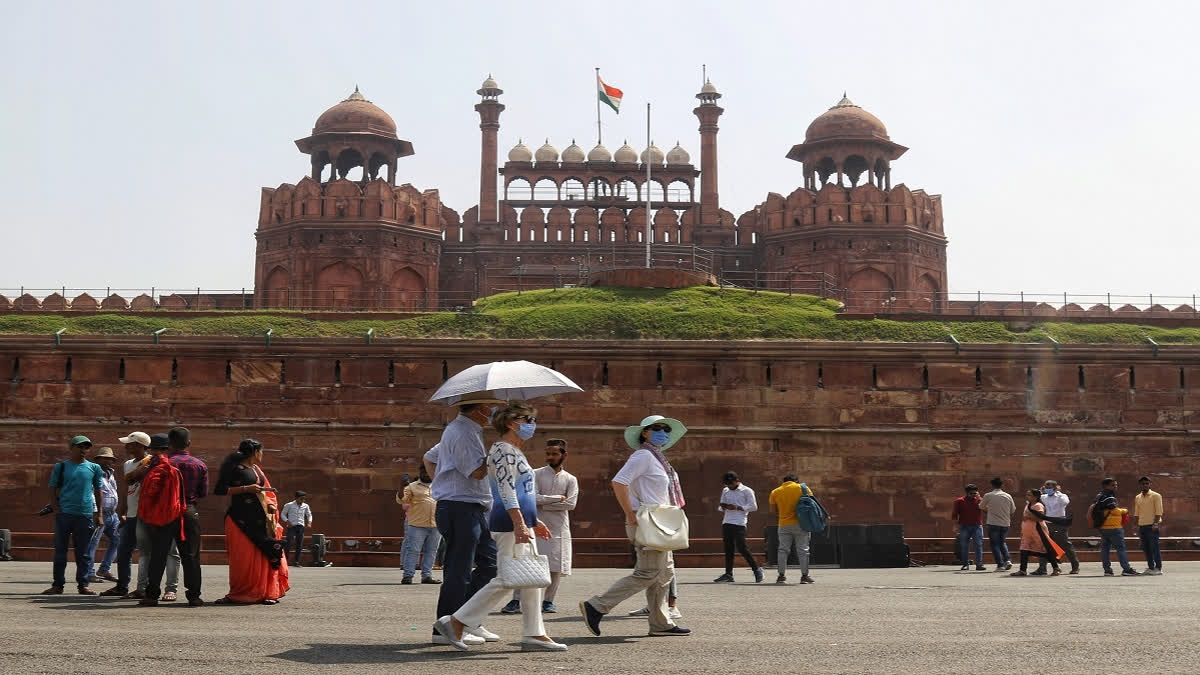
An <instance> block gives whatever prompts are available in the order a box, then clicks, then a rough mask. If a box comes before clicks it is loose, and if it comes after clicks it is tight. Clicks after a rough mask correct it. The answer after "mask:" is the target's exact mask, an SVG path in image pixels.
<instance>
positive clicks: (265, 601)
mask: <svg viewBox="0 0 1200 675" xmlns="http://www.w3.org/2000/svg"><path fill="white" fill-rule="evenodd" d="M259 604H260V605H278V604H279V601H278V600H272V599H270V598H266V599H263V600H260V601H259Z"/></svg>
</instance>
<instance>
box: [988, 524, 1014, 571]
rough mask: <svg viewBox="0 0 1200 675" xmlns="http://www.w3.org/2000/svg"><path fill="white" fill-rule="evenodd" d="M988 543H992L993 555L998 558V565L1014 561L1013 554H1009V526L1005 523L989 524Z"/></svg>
mask: <svg viewBox="0 0 1200 675" xmlns="http://www.w3.org/2000/svg"><path fill="white" fill-rule="evenodd" d="M987 528H988V543H990V544H991V545H992V557H993V558H995V559H996V566H997V567H999V566H1002V565H1007V564H1008V563H1011V562H1012V556H1010V555H1009V554H1008V542H1007V541H1006V538H1007V537H1008V528H1007V527H1004V526H1003V525H988V526H987Z"/></svg>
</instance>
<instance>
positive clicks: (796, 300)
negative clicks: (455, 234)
mask: <svg viewBox="0 0 1200 675" xmlns="http://www.w3.org/2000/svg"><path fill="white" fill-rule="evenodd" d="M64 327H65V328H66V329H67V332H68V333H70V334H72V335H149V334H150V333H151V332H153V331H155V330H158V329H160V328H168V329H170V330H169V333H168V334H176V335H230V336H260V335H262V334H263V333H265V332H266V331H267V329H268V328H270V329H271V330H272V332H273V333H272V334H273V335H274V336H277V337H361V336H363V335H364V334H365V333H366V332H367V329H369V328H373V329H375V335H376V336H377V337H405V338H442V337H465V338H522V339H523V338H530V339H534V338H543V339H621V340H637V339H676V340H830V341H851V342H866V341H880V342H936V341H941V340H945V338H946V336H947V335H948V334H950V333H953V334H954V336H955V337H956V338H958V339H959V340H960V341H962V342H989V343H1003V342H1038V341H1044V340H1045V338H1046V337H1047V336H1050V337H1053V338H1054V339H1056V340H1058V341H1059V342H1064V343H1068V342H1069V343H1090V344H1106V343H1111V344H1133V343H1140V342H1143V341H1144V340H1145V338H1146V337H1150V338H1153V339H1154V340H1156V341H1158V342H1160V343H1163V344H1170V343H1188V344H1197V343H1200V328H1173V329H1168V328H1156V327H1150V326H1138V325H1131V324H1076V323H1040V324H1035V325H1034V326H1033V327H1032V329H1030V330H1028V331H1021V332H1018V331H1012V330H1009V329H1008V328H1007V327H1006V326H1005V324H1003V323H1001V322H991V321H956V322H940V321H889V320H884V319H874V320H869V321H868V320H842V319H838V318H837V303H836V302H835V301H833V300H828V299H823V298H817V297H813V296H807V295H787V294H784V293H769V292H759V293H755V292H752V291H745V290H739V289H720V288H710V287H695V288H684V289H675V290H668V289H640V288H571V289H559V290H539V291H527V292H524V293H521V294H517V293H505V294H501V295H494V296H491V297H488V298H484V299H482V300H480V301H478V302H477V303H476V305H475V307H474V308H473V309H472V310H471V311H469V312H463V313H452V312H436V313H429V314H423V315H420V316H416V317H413V318H410V319H398V320H381V319H372V318H370V316H369V315H364V316H363V318H359V319H350V320H344V321H318V320H313V319H306V318H303V316H301V315H300V314H298V313H296V312H240V311H234V312H228V313H223V314H221V315H218V316H197V317H194V318H188V317H184V318H169V317H157V316H145V315H134V314H129V313H127V312H112V313H102V314H95V315H91V316H70V315H61V316H60V315H26V314H0V333H7V334H46V335H48V334H51V333H53V332H54V331H56V330H58V329H60V328H64Z"/></svg>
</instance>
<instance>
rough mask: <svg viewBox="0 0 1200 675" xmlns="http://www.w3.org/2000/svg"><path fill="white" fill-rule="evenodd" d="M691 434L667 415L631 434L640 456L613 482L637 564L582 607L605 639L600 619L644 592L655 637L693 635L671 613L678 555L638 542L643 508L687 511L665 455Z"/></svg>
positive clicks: (593, 629) (592, 627) (630, 430)
mask: <svg viewBox="0 0 1200 675" xmlns="http://www.w3.org/2000/svg"><path fill="white" fill-rule="evenodd" d="M686 433H687V427H685V426H683V422H680V421H679V420H677V419H671V418H669V417H663V416H662V415H650V416H649V417H647V418H645V419H643V420H642V422H641V424H636V425H634V426H631V427H629V428H627V429H626V430H625V442H626V443H627V444H628V445H629V447H630V448H633V450H634V452H633V454H632V455H630V456H629V459H628V460H627V461H626V462H625V466H623V467H621V470H620V471H618V472H617V475H616V476H614V477H613V480H612V486H613V492H614V493H615V494H616V497H617V502H618V503H619V504H620V505H621V510H622V511H624V513H625V534H626V536H628V537H629V540H630V541H631V542H634V547H635V548H636V549H637V563H636V565H635V566H634V569H633V573H632V574H630V575H629V576H627V577H625V578H623V579H620V580H618V581H617V582H616V583H615V584H613V585H612V586H611V587H610V588H609V589H608V590H607V591H605V592H604V593H603V594H601V595H597V596H594V597H592V598H591V599H589V600H584V601H583V602H581V603H579V610H580V614H582V615H583V620H584V623H585V624H586V625H587V629H588V631H589V632H590V633H591V634H592V635H597V636H598V635H600V620H601V619H603V618H604V615H605V614H608V613H609V612H611V611H612V609H613V608H614V607H616V606H617V605H619V604H621V602H622V601H624V600H625V599H627V598H629V597H632V596H633V595H634V594H636V593H640V592H642V591H645V593H646V606H647V607H648V608H649V610H650V634H651V635H660V636H683V635H689V634H691V632H692V631H691V630H689V629H687V628H681V627H679V626H677V625H675V622H674V621H672V620H671V618H670V617H669V616H668V614H667V602H666V600H667V589H668V588H669V587H670V585H671V579H672V578H673V577H674V576H675V559H674V556H673V555H672V553H671V552H670V551H659V550H655V549H650V548H647V547H645V546H638V545H637V543H636V542H637V527H638V525H637V516H636V514H637V511H638V507H639V506H641V505H643V504H660V505H671V506H677V507H679V508H683V506H684V504H685V502H684V499H683V489H682V488H681V487H680V486H679V475H678V474H677V473H675V469H674V468H672V467H671V463H670V462H668V461H667V458H666V455H664V454H663V453H664V451H665V450H667V449H668V448H670V447H671V446H673V445H675V443H677V442H678V441H679V439H680V438H682V437H683V435H684V434H686Z"/></svg>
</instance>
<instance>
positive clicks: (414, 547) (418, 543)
mask: <svg viewBox="0 0 1200 675" xmlns="http://www.w3.org/2000/svg"><path fill="white" fill-rule="evenodd" d="M441 541H442V535H441V533H440V532H438V530H437V528H436V527H417V526H416V525H409V524H408V523H405V524H404V546H403V547H402V548H401V560H402V561H403V565H404V577H405V578H411V577H412V575H413V573H414V572H416V571H417V556H418V555H420V556H421V577H422V578H424V577H428V576H430V575H432V574H433V559H434V558H436V557H437V550H438V544H439V543H441Z"/></svg>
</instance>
